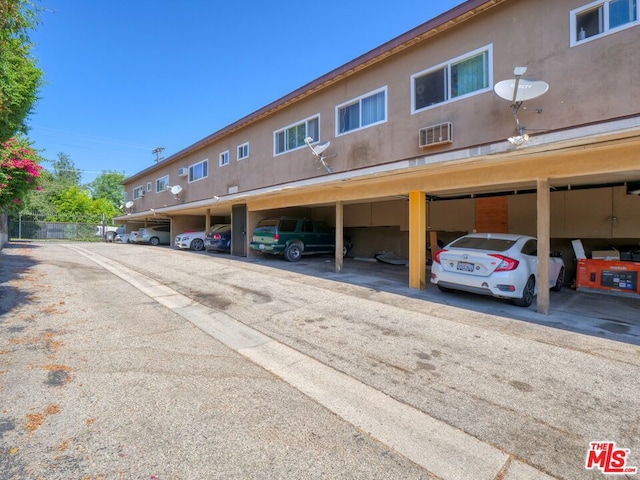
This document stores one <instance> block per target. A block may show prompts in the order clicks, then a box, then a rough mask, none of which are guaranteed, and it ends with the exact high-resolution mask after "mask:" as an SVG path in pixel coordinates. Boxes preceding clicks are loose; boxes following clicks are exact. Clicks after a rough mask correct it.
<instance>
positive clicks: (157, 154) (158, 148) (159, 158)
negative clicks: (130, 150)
mask: <svg viewBox="0 0 640 480" xmlns="http://www.w3.org/2000/svg"><path fill="white" fill-rule="evenodd" d="M163 150H164V147H156V148H154V149H153V150H151V153H153V154H155V156H156V163H158V162H159V161H160V160H162V157H160V153H162V151H163Z"/></svg>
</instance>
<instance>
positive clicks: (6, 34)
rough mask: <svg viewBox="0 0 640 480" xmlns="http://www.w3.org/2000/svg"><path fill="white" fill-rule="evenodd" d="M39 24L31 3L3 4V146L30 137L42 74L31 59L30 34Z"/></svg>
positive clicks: (0, 98)
mask: <svg viewBox="0 0 640 480" xmlns="http://www.w3.org/2000/svg"><path fill="white" fill-rule="evenodd" d="M38 22H39V10H38V8H37V7H36V6H35V5H34V3H32V2H31V1H28V0H2V1H1V2H0V142H5V141H7V140H9V139H10V138H11V137H13V136H14V135H16V134H18V133H26V131H27V127H26V124H25V121H26V118H27V117H28V115H29V114H30V113H31V111H32V108H33V105H34V104H35V102H36V100H37V92H38V89H39V88H40V86H41V85H42V71H41V70H40V69H39V68H38V67H37V66H36V61H35V60H34V59H33V58H31V57H30V56H29V54H30V50H31V47H32V43H31V41H30V40H29V31H30V30H31V29H33V28H34V27H35V26H36V25H37V24H38Z"/></svg>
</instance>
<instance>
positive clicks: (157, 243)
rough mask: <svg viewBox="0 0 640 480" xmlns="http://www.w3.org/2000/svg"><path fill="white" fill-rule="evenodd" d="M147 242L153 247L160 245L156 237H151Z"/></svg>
mask: <svg viewBox="0 0 640 480" xmlns="http://www.w3.org/2000/svg"><path fill="white" fill-rule="evenodd" d="M149 243H150V244H151V245H153V246H154V247H157V246H158V245H160V239H159V238H158V237H151V238H150V239H149Z"/></svg>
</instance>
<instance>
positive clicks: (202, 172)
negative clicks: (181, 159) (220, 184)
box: [189, 160, 209, 183]
mask: <svg viewBox="0 0 640 480" xmlns="http://www.w3.org/2000/svg"><path fill="white" fill-rule="evenodd" d="M208 170H209V160H203V161H201V162H199V163H196V164H195V165H190V166H189V183H191V182H195V181H197V180H202V179H203V178H207V176H208V175H209V171H208Z"/></svg>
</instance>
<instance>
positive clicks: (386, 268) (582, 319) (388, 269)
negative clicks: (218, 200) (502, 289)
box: [227, 256, 640, 345]
mask: <svg viewBox="0 0 640 480" xmlns="http://www.w3.org/2000/svg"><path fill="white" fill-rule="evenodd" d="M227 258H231V259H238V257H227ZM238 260H241V261H248V262H250V263H258V264H260V265H264V266H268V267H272V268H276V269H279V270H283V271H290V272H295V273H300V274H304V275H311V276H314V277H317V278H323V279H326V280H332V281H336V282H341V283H346V284H352V285H359V286H362V287H366V288H369V289H372V290H374V291H377V292H387V293H393V294H396V295H402V296H405V297H410V298H413V299H419V300H424V301H426V302H429V303H430V304H440V305H446V306H451V307H456V308H461V309H465V310H468V311H469V312H470V314H473V313H475V312H480V313H486V314H489V315H498V316H501V317H506V318H510V319H514V320H521V321H525V322H530V323H535V324H538V325H544V326H548V327H553V328H558V329H561V330H566V331H570V332H575V333H581V334H586V335H592V336H596V337H600V338H609V339H612V340H616V341H621V342H625V343H630V344H635V345H640V314H639V313H640V300H639V299H636V298H625V297H619V296H610V295H604V294H599V293H592V292H582V291H576V290H573V289H571V288H569V287H565V288H563V289H562V290H561V291H560V292H550V293H551V308H550V312H549V314H548V315H544V314H540V313H538V312H537V311H536V306H535V301H534V304H533V305H532V306H531V307H529V308H522V307H517V306H515V305H513V303H511V302H510V301H509V300H502V299H497V298H493V297H488V296H482V295H475V294H471V293H466V292H451V293H443V292H441V291H439V290H438V289H437V288H436V287H435V286H434V285H432V284H431V283H428V284H427V288H426V289H424V290H417V289H411V288H409V287H408V285H409V269H408V267H406V266H403V265H390V264H385V263H380V262H377V261H369V260H364V261H363V260H356V259H353V258H345V259H344V267H343V269H342V272H340V273H336V272H335V266H334V261H333V256H309V257H304V258H303V259H302V260H300V261H299V262H295V263H291V262H286V261H284V260H282V259H280V258H274V259H267V258H261V257H251V258H246V259H238ZM427 268H428V267H427ZM428 278H429V271H427V282H428Z"/></svg>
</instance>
